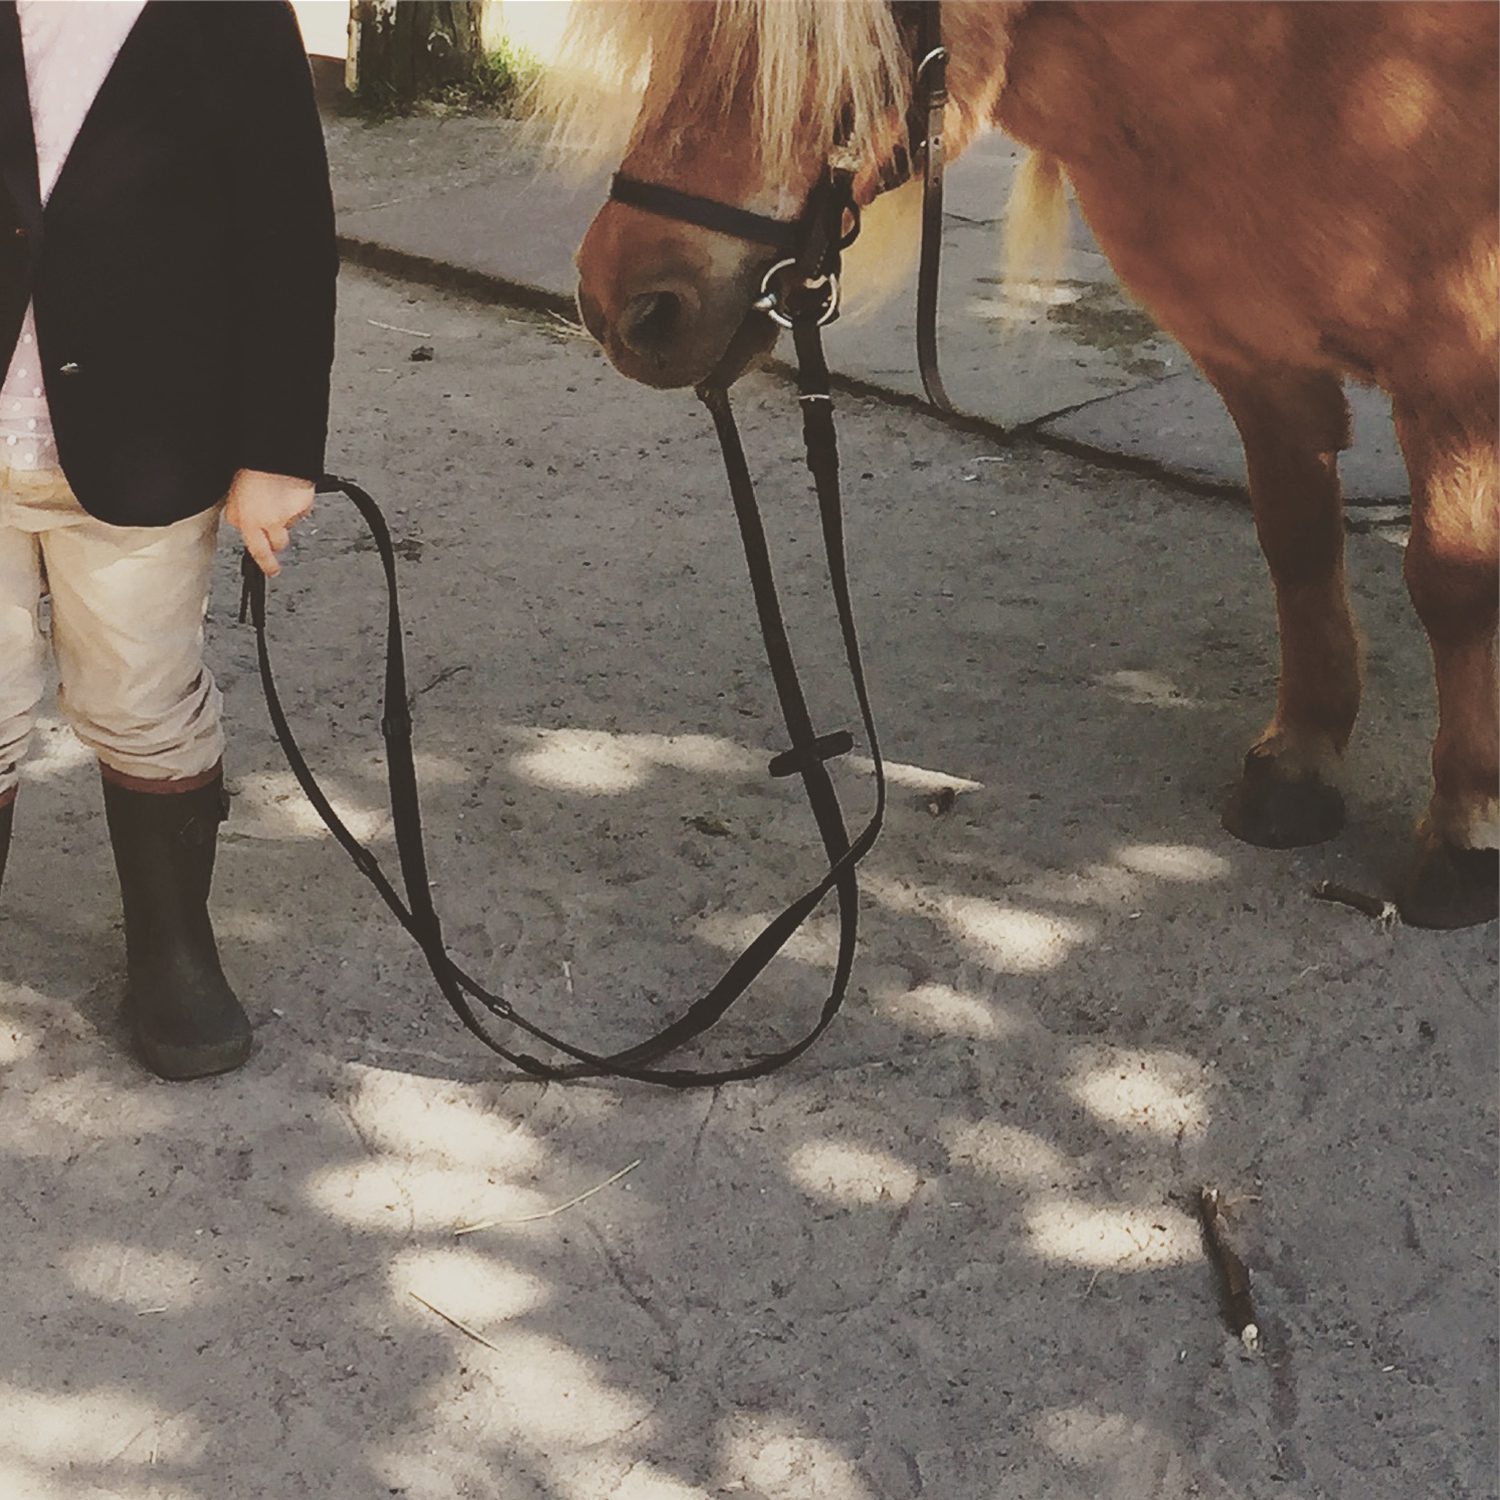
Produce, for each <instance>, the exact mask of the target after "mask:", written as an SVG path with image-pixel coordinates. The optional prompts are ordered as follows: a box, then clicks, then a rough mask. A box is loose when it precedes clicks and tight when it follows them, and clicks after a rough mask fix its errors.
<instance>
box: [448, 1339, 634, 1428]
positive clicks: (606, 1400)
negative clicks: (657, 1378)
mask: <svg viewBox="0 0 1500 1500" xmlns="http://www.w3.org/2000/svg"><path fill="white" fill-rule="evenodd" d="M453 1337H454V1338H455V1339H459V1338H462V1337H463V1335H461V1334H459V1333H458V1332H456V1331H454V1332H453ZM495 1343H497V1344H498V1345H499V1346H500V1347H501V1349H502V1350H504V1354H505V1357H504V1358H503V1359H501V1358H498V1357H496V1356H495V1355H494V1354H493V1353H489V1354H487V1368H488V1369H489V1371H490V1378H491V1380H492V1381H493V1383H494V1386H495V1398H494V1400H495V1407H496V1409H497V1412H498V1414H499V1415H500V1416H501V1417H502V1420H505V1421H508V1422H509V1424H510V1425H511V1427H512V1430H513V1431H514V1432H516V1433H517V1434H518V1435H523V1436H524V1437H525V1438H526V1439H527V1441H528V1442H536V1441H538V1440H541V1441H545V1442H554V1443H572V1444H575V1445H579V1446H592V1445H594V1444H596V1443H600V1442H605V1441H607V1440H608V1439H610V1438H616V1437H619V1436H620V1435H621V1434H623V1433H624V1432H625V1431H627V1430H628V1429H629V1428H632V1427H635V1426H637V1424H639V1423H641V1422H644V1421H645V1420H646V1418H647V1417H648V1416H649V1415H650V1413H651V1407H650V1405H649V1403H648V1402H647V1401H646V1400H645V1399H644V1398H643V1397H641V1396H638V1395H636V1394H635V1393H634V1392H631V1391H627V1390H623V1389H622V1388H620V1387H619V1386H615V1385H611V1384H610V1383H609V1382H608V1381H606V1380H605V1379H604V1378H603V1375H602V1374H601V1373H600V1370H599V1368H598V1367H597V1366H596V1364H595V1362H594V1361H593V1360H589V1359H586V1358H584V1356H582V1355H581V1354H579V1353H578V1351H577V1350H575V1349H572V1348H570V1347H569V1346H568V1345H567V1344H564V1343H561V1342H559V1341H558V1340H557V1339H551V1338H545V1337H543V1336H542V1335H540V1334H534V1333H523V1332H521V1331H519V1330H517V1329H502V1330H501V1332H500V1335H499V1337H497V1338H496V1339H495ZM470 1348H472V1346H471V1345H470V1344H469V1343H468V1341H467V1340H465V1353H466V1354H467V1353H468V1350H469V1349H470ZM477 1352H484V1351H477ZM432 1395H433V1398H434V1399H435V1400H436V1401H438V1402H441V1400H442V1387H441V1386H438V1387H436V1388H434V1390H433V1392H432Z"/></svg>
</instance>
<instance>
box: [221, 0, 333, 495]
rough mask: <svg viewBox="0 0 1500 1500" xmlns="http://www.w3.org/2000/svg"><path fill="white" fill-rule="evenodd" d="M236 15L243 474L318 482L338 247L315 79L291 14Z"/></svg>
mask: <svg viewBox="0 0 1500 1500" xmlns="http://www.w3.org/2000/svg"><path fill="white" fill-rule="evenodd" d="M231 10H232V11H234V12H236V13H237V14H236V15H235V22H236V27H235V30H236V33H237V34H236V36H235V38H234V44H235V47H234V51H233V52H232V53H231V54H230V67H231V68H232V78H233V82H234V85H235V87H234V89H233V97H232V98H231V99H230V100H229V101H228V103H229V105H230V109H231V111H232V113H231V118H230V120H229V124H228V132H227V141H228V150H229V153H230V155H231V158H232V160H231V161H230V162H229V163H228V164H227V165H228V168H229V171H230V173H231V174H232V189H231V197H230V204H231V208H230V225H229V246H228V255H229V261H230V274H231V278H232V283H233V286H234V302H235V314H234V330H235V337H236V342H237V344H238V350H237V359H238V366H239V368H238V374H237V377H236V381H235V384H234V387H233V388H234V391H235V403H236V410H235V412H234V414H233V421H232V423H231V433H232V442H233V447H234V459H235V463H236V465H237V467H239V468H244V469H261V470H265V471H266V472H268V473H273V474H291V475H295V476H297V477H298V478H301V479H314V480H315V479H317V478H318V477H319V475H321V474H322V472H323V460H324V447H325V444H326V441H327V434H328V393H329V382H330V376H331V371H332V367H333V349H334V311H335V298H336V280H337V276H338V250H337V244H336V240H335V233H334V214H333V197H332V193H331V191H330V188H329V183H328V160H327V156H326V154H325V151H324V147H323V131H322V126H321V124H320V122H319V119H318V110H317V104H316V101H315V99H314V95H313V84H312V73H311V70H310V68H309V66H308V62H307V54H306V51H305V49H304V47H303V44H302V37H301V33H300V32H299V30H298V27H297V21H296V17H295V16H294V15H293V13H292V9H291V6H290V5H289V4H285V3H283V0H272V3H267V0H254V3H241V4H236V5H233V6H229V5H226V6H224V7H223V10H222V12H221V14H227V13H228V12H229V11H231Z"/></svg>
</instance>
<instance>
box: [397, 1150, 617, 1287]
mask: <svg viewBox="0 0 1500 1500" xmlns="http://www.w3.org/2000/svg"><path fill="white" fill-rule="evenodd" d="M640 1164H641V1158H640V1157H636V1159H635V1160H634V1161H633V1162H631V1163H630V1165H629V1166H626V1167H621V1168H620V1170H619V1171H618V1172H616V1173H615V1174H614V1176H613V1177H606V1178H605V1179H604V1181H603V1182H601V1183H599V1184H598V1185H597V1186H595V1187H591V1188H589V1189H588V1191H587V1192H583V1193H579V1194H578V1196H577V1197H576V1198H569V1199H568V1201H567V1202H566V1203H559V1204H558V1205H557V1207H556V1208H545V1209H543V1210H542V1212H541V1213H539V1214H523V1215H522V1216H521V1217H520V1218H519V1219H481V1220H480V1221H479V1222H478V1223H477V1224H464V1225H462V1226H460V1227H459V1228H458V1229H455V1230H454V1231H453V1233H454V1235H455V1236H457V1235H460V1234H478V1233H479V1231H480V1230H481V1229H494V1228H496V1227H497V1226H499V1225H502V1224H505V1225H509V1224H535V1223H536V1222H537V1221H538V1220H540V1219H555V1218H556V1217H557V1216H558V1214H560V1213H565V1212H566V1211H567V1210H568V1209H570V1208H576V1207H577V1206H578V1205H579V1204H580V1203H582V1202H583V1201H584V1199H585V1198H592V1197H593V1196H594V1194H595V1193H602V1192H603V1191H604V1190H605V1188H607V1187H609V1186H610V1184H611V1183H615V1182H618V1181H619V1180H620V1179H621V1178H622V1177H623V1176H624V1175H625V1174H626V1173H627V1172H633V1171H635V1169H636V1168H637V1167H638V1166H640ZM413 1295H415V1293H413Z"/></svg>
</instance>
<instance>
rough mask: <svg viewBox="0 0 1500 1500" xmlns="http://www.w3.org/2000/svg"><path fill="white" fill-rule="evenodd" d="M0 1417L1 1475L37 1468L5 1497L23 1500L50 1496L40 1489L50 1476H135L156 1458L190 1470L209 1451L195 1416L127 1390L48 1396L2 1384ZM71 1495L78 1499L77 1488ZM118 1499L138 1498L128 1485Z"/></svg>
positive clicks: (123, 1488) (71, 1489) (69, 1491)
mask: <svg viewBox="0 0 1500 1500" xmlns="http://www.w3.org/2000/svg"><path fill="white" fill-rule="evenodd" d="M0 1411H3V1412H4V1413H5V1421H4V1423H3V1424H0V1475H5V1476H7V1477H8V1475H9V1474H11V1473H27V1472H28V1470H30V1469H31V1466H33V1465H34V1466H35V1468H36V1472H35V1473H34V1475H32V1476H31V1477H29V1478H28V1480H27V1482H25V1483H24V1484H22V1485H20V1486H19V1487H17V1488H14V1489H6V1490H4V1491H3V1493H4V1494H5V1495H6V1496H8V1497H9V1496H14V1497H16V1500H22V1497H24V1500H36V1497H38V1496H42V1495H45V1494H47V1493H48V1491H47V1490H46V1489H44V1488H43V1487H42V1483H40V1482H39V1483H35V1484H33V1483H32V1479H33V1478H34V1479H35V1480H36V1481H43V1473H44V1471H45V1470H62V1471H66V1470H68V1469H69V1468H72V1467H74V1466H83V1465H99V1464H108V1465H110V1466H111V1468H112V1469H113V1470H114V1471H115V1472H116V1473H119V1471H120V1470H124V1471H125V1473H127V1474H128V1472H129V1471H130V1470H131V1469H135V1468H137V1467H140V1468H141V1469H142V1470H145V1469H146V1467H147V1465H148V1464H149V1463H150V1462H151V1458H152V1455H153V1454H154V1455H155V1460H156V1462H158V1463H166V1464H186V1463H191V1462H193V1461H194V1460H195V1459H197V1458H198V1457H200V1456H201V1453H202V1448H203V1436H202V1433H201V1432H200V1431H199V1429H198V1426H197V1424H196V1423H195V1422H194V1421H193V1419H192V1416H191V1414H189V1413H181V1412H179V1413H172V1412H168V1411H164V1410H163V1409H162V1408H160V1407H158V1406H153V1405H152V1404H151V1403H150V1402H148V1401H142V1400H141V1399H140V1398H139V1397H136V1396H130V1395H126V1394H124V1393H123V1392H121V1391H106V1390H98V1391H85V1392H80V1393H78V1394H76V1395H74V1394H71V1393H70V1394H67V1395H63V1394H59V1393H53V1394H45V1395H44V1394H41V1393H39V1392H37V1391H29V1390H24V1389H22V1388H21V1387H20V1386H15V1385H9V1384H4V1383H0ZM120 1477H121V1478H122V1479H123V1478H124V1477H125V1476H124V1475H123V1474H122V1475H121V1476H120ZM144 1477H145V1475H144V1473H143V1475H142V1478H144ZM153 1477H154V1476H153ZM127 1482H128V1481H127ZM66 1492H67V1493H68V1494H77V1490H76V1489H74V1488H71V1487H70V1488H68V1489H67V1491H66ZM59 1493H62V1491H59ZM116 1493H119V1494H121V1495H124V1494H128V1493H130V1492H129V1491H128V1490H126V1489H125V1487H124V1485H123V1484H122V1485H121V1487H120V1489H119V1490H118V1491H117V1492H116Z"/></svg>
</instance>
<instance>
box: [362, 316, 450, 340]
mask: <svg viewBox="0 0 1500 1500" xmlns="http://www.w3.org/2000/svg"><path fill="white" fill-rule="evenodd" d="M365 322H366V323H368V324H369V325H370V327H371V328H383V329H385V331H386V332H387V333H407V334H410V335H411V336H412V338H414V339H430V338H432V337H433V335H432V334H430V333H423V332H422V330H421V329H420V328H403V327H401V325H400V324H399V323H382V322H381V321H380V319H379V318H366V319H365Z"/></svg>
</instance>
